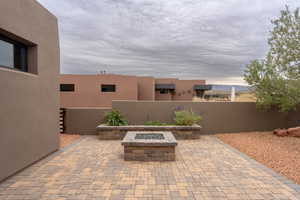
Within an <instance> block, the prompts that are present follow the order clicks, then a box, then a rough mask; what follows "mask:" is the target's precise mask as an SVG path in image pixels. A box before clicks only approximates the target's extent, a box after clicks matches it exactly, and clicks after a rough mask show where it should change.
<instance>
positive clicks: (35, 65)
mask: <svg viewBox="0 0 300 200" xmlns="http://www.w3.org/2000/svg"><path fill="white" fill-rule="evenodd" d="M58 81H59V38H58V25H57V19H56V17H55V16H53V15H52V14H51V13H50V12H49V11H48V10H46V9H45V8H44V7H42V6H41V5H40V4H39V3H38V2H36V1H35V0H25V1H24V0H2V1H0V85H1V92H0V102H1V103H0V111H1V116H0V180H3V179H4V178H6V177H8V176H10V175H12V174H14V173H15V172H17V171H19V170H21V169H23V168H24V167H26V166H28V165H30V164H32V163H33V162H35V161H37V160H39V159H41V158H43V157H44V156H46V155H48V154H49V153H51V152H53V151H55V150H57V149H58V147H59V137H58V134H59V124H58V122H59V117H58V116H59V92H58V86H59V82H58Z"/></svg>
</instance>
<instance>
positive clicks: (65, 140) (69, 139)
mask: <svg viewBox="0 0 300 200" xmlns="http://www.w3.org/2000/svg"><path fill="white" fill-rule="evenodd" d="M79 138H80V135H74V134H60V148H63V147H65V146H68V145H69V144H71V143H73V142H74V141H75V140H77V139H79Z"/></svg>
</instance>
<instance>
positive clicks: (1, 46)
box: [0, 35, 28, 72]
mask: <svg viewBox="0 0 300 200" xmlns="http://www.w3.org/2000/svg"><path fill="white" fill-rule="evenodd" d="M27 51H28V48H27V46H25V45H24V44H22V43H19V42H16V41H13V40H10V39H8V38H6V37H4V36H2V35H0V66H1V67H8V68H12V69H17V70H21V71H24V72H27V71H28V66H27V65H28V64H27V56H28V55H27Z"/></svg>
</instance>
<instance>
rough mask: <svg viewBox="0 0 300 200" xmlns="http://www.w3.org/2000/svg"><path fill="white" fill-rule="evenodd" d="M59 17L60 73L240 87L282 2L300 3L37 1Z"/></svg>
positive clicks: (269, 0)
mask: <svg viewBox="0 0 300 200" xmlns="http://www.w3.org/2000/svg"><path fill="white" fill-rule="evenodd" d="M38 1H39V2H40V3H41V4H42V5H44V6H45V7H46V8H48V9H49V10H50V11H51V12H52V13H54V14H55V15H56V16H57V17H58V20H59V28H60V43H61V73H72V74H95V73H99V72H100V71H103V70H105V71H106V72H107V73H115V74H132V75H145V76H155V77H177V78H182V79H206V80H208V82H209V83H218V84H220V83H224V84H244V82H243V79H242V75H243V71H244V69H245V66H246V64H248V63H249V61H250V60H252V59H256V58H262V57H264V55H265V53H266V51H267V49H268V47H267V44H266V43H267V38H268V34H269V31H270V29H271V28H272V25H271V23H270V20H271V19H273V18H274V17H276V16H278V15H279V13H280V10H281V9H283V8H284V5H286V4H287V5H290V7H291V8H295V7H299V6H300V1H299V0H38Z"/></svg>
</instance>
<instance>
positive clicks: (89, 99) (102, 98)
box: [60, 74, 138, 108]
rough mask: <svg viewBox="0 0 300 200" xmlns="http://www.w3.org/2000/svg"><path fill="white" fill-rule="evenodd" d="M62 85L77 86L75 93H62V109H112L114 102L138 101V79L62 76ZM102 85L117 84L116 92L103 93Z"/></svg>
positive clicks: (109, 76)
mask: <svg viewBox="0 0 300 200" xmlns="http://www.w3.org/2000/svg"><path fill="white" fill-rule="evenodd" d="M60 83H61V84H75V91H74V92H60V104H61V107H63V108H66V107H111V104H112V100H137V99H138V85H137V77H135V76H122V75H112V74H105V75H74V74H64V75H61V76H60ZM101 84H115V85H116V92H101Z"/></svg>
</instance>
